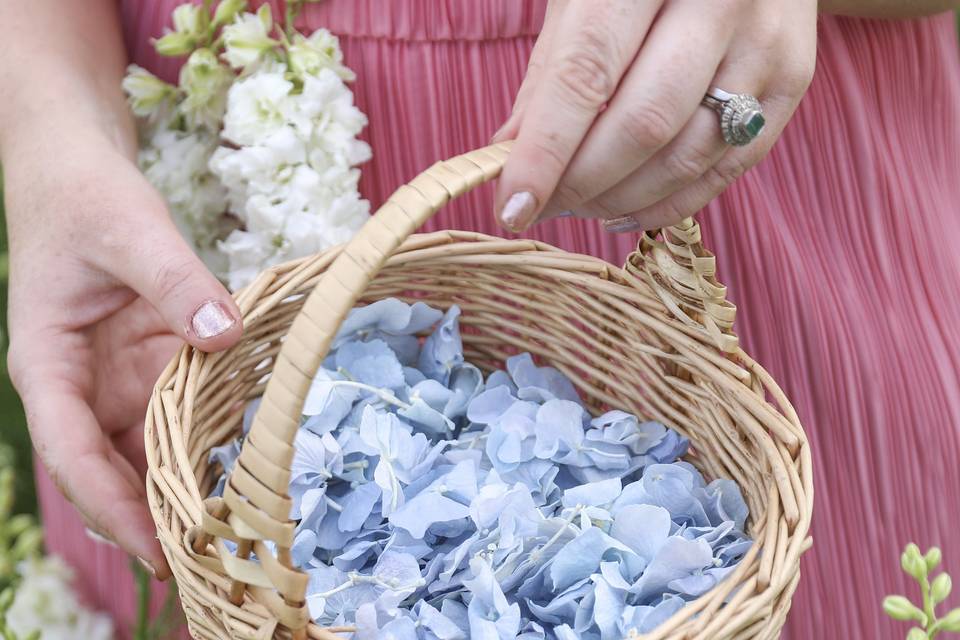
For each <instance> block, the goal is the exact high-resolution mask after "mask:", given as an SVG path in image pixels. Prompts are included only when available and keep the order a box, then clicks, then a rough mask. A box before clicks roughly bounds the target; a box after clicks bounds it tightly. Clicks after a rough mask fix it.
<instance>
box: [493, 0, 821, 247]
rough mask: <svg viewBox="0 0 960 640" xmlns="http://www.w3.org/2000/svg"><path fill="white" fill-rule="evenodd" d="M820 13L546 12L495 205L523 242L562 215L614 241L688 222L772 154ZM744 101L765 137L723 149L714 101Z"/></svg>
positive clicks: (556, 5)
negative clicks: (527, 232)
mask: <svg viewBox="0 0 960 640" xmlns="http://www.w3.org/2000/svg"><path fill="white" fill-rule="evenodd" d="M816 20H817V2H816V0H714V1H711V2H701V1H699V0H661V1H660V2H634V1H633V0H551V2H550V4H549V6H548V9H547V16H546V20H545V23H544V27H543V31H542V32H541V34H540V38H539V39H538V40H537V44H536V46H535V48H534V51H533V54H532V56H531V60H530V66H529V69H528V71H527V76H526V78H525V79H524V82H523V85H522V86H521V88H520V92H519V94H518V96H517V101H516V104H515V106H514V111H513V114H512V115H511V117H510V118H509V120H508V121H507V122H506V124H505V125H504V126H503V128H502V129H501V130H500V131H499V132H498V133H497V135H496V136H495V140H506V139H510V138H516V143H515V144H514V146H513V150H512V151H511V153H510V158H509V159H508V161H507V165H506V167H505V168H504V171H503V175H502V177H501V179H500V183H499V186H498V191H497V211H498V212H499V217H500V220H501V223H502V224H503V225H504V226H506V227H507V228H508V229H511V230H513V231H522V230H524V229H526V228H528V227H529V226H530V225H531V224H533V223H535V222H537V221H538V220H543V219H546V218H550V217H555V216H557V215H560V214H562V213H564V212H572V213H573V214H574V215H576V216H580V217H590V218H603V219H605V220H606V221H607V222H606V226H607V228H608V229H609V230H611V231H632V230H639V229H650V228H657V227H662V226H666V225H669V224H672V223H675V222H677V221H679V220H680V219H682V218H685V217H687V216H690V215H692V214H694V213H696V212H697V211H698V210H700V209H701V208H703V207H704V206H705V205H706V204H707V203H708V202H710V200H712V199H713V198H714V197H716V196H717V195H718V194H720V193H721V192H722V191H723V190H724V189H726V188H727V187H728V186H729V185H730V183H732V182H733V181H734V180H736V179H737V178H738V177H739V176H740V175H742V174H743V173H744V172H745V171H746V170H747V169H749V168H750V167H752V166H753V165H755V164H756V163H757V162H759V161H760V160H761V159H762V158H763V157H764V156H765V155H766V154H767V152H769V151H770V148H771V147H772V146H773V144H774V143H775V142H776V140H777V138H778V137H779V135H780V132H781V131H782V130H783V128H784V126H786V124H787V121H788V120H789V119H790V116H791V115H792V114H793V112H794V110H795V109H796V107H797V105H798V103H799V102H800V99H801V97H802V96H803V94H804V92H805V91H806V88H807V86H808V84H809V82H810V79H811V77H812V75H813V68H814V64H815V57H816ZM713 86H716V87H719V88H721V89H723V90H725V91H728V92H730V93H747V94H752V95H754V96H756V97H757V98H759V100H760V101H761V103H762V105H763V109H764V116H765V118H766V127H765V129H764V130H763V131H762V133H761V134H760V136H759V137H758V138H757V139H756V140H754V141H753V142H751V143H750V144H748V145H746V146H743V147H730V146H728V145H727V144H725V143H724V141H723V138H722V136H721V132H720V124H719V120H718V116H717V114H716V113H715V112H714V111H712V110H710V109H708V108H706V107H703V106H701V104H700V103H701V100H702V99H703V97H704V94H705V93H706V92H707V91H708V89H709V88H710V87H713Z"/></svg>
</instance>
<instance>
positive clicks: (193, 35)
mask: <svg viewBox="0 0 960 640" xmlns="http://www.w3.org/2000/svg"><path fill="white" fill-rule="evenodd" d="M209 27H210V14H209V13H208V12H207V10H206V9H205V8H203V7H201V6H198V5H195V4H190V3H189V2H188V3H184V4H181V5H178V6H177V8H176V9H174V10H173V29H174V30H173V31H171V32H169V33H167V34H165V35H164V36H163V37H162V38H160V39H159V40H157V41H156V43H155V44H154V46H155V48H156V50H157V53H159V54H160V55H162V56H182V55H186V54H188V53H190V52H191V51H193V49H194V48H196V46H197V45H198V44H200V43H201V42H203V40H204V39H205V38H206V36H207V35H208V34H207V29H208V28H209Z"/></svg>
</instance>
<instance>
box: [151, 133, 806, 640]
mask: <svg viewBox="0 0 960 640" xmlns="http://www.w3.org/2000/svg"><path fill="white" fill-rule="evenodd" d="M508 151H509V144H508V143H505V144H500V145H495V146H492V147H488V148H486V149H481V150H477V151H473V152H471V153H467V154H465V155H462V156H459V157H456V158H453V159H451V160H448V161H446V162H440V163H438V164H436V165H434V166H433V167H431V168H430V169H429V170H427V171H426V172H424V173H423V174H422V175H420V176H418V177H417V178H416V179H415V180H413V181H412V182H411V183H410V184H409V185H406V186H403V187H401V188H400V189H399V190H398V191H397V192H396V193H395V194H394V195H393V196H392V197H391V198H390V200H389V201H388V202H387V203H386V204H385V205H384V206H383V207H382V208H381V209H380V210H379V211H378V212H377V214H376V216H375V217H374V218H372V219H371V220H370V222H369V223H368V224H367V225H366V226H365V227H364V228H363V229H362V230H361V231H360V232H359V233H358V234H357V235H356V237H355V238H354V239H353V240H352V241H351V242H350V243H349V244H348V245H347V246H346V247H345V248H337V249H333V250H330V251H327V252H325V253H323V254H320V255H318V256H315V257H312V258H309V259H305V260H301V261H299V262H294V263H290V264H287V265H283V266H280V267H276V268H273V269H271V270H269V271H267V272H265V273H263V274H262V275H261V276H260V277H259V278H258V279H257V280H256V281H255V282H254V283H253V284H251V285H250V286H249V287H247V288H246V289H245V290H243V291H242V292H241V293H240V294H239V295H238V303H239V305H240V308H241V310H242V312H243V315H244V327H245V330H244V338H243V340H242V342H241V343H240V344H238V345H237V346H235V347H233V348H232V349H230V350H228V351H226V352H223V353H218V354H214V355H208V354H204V353H201V352H199V351H197V350H195V349H192V348H188V347H185V348H184V349H183V350H182V351H181V352H180V353H179V355H178V356H177V357H176V358H175V359H174V360H173V361H172V362H171V363H170V365H169V366H168V367H167V369H166V370H165V371H164V373H163V375H162V376H161V377H160V380H159V382H158V383H157V386H156V389H155V390H154V393H153V397H152V399H151V403H150V407H149V410H148V414H147V419H146V448H147V457H148V462H149V474H148V477H147V494H148V497H149V501H150V507H151V510H152V513H153V517H154V519H155V520H156V523H157V529H158V534H159V538H160V541H161V543H162V545H163V548H164V550H165V552H166V555H167V558H168V559H169V562H170V565H171V567H172V569H173V573H174V575H175V576H176V579H177V582H178V584H179V587H180V597H181V600H182V603H183V608H184V610H185V612H186V615H187V619H188V621H189V625H190V631H191V633H192V634H193V636H194V637H195V638H204V639H218V640H219V639H222V638H258V639H267V638H275V637H276V638H290V637H293V638H297V639H300V638H306V637H310V638H326V639H336V638H341V639H342V638H343V637H344V636H343V633H344V632H346V631H348V629H323V628H320V627H318V626H317V625H315V624H313V623H311V622H310V621H309V615H308V613H307V609H306V606H305V604H304V593H305V589H306V583H307V579H306V576H305V574H303V573H302V572H300V571H298V570H296V569H294V568H291V565H290V552H289V548H290V545H291V543H292V540H293V533H294V526H295V524H294V523H293V522H291V521H289V519H288V514H289V509H290V499H289V498H288V497H287V495H286V490H287V484H288V480H289V475H290V463H291V460H292V456H293V447H292V446H291V443H292V442H293V438H294V435H295V432H296V430H297V427H298V424H299V417H300V413H301V408H302V405H303V400H304V398H305V396H306V393H307V390H308V388H309V385H310V381H311V379H312V377H313V374H314V373H315V372H316V370H317V369H318V367H319V365H320V363H321V362H322V360H323V357H324V355H325V353H326V351H327V349H328V347H329V344H330V342H331V339H332V337H333V336H334V334H335V333H336V331H337V328H338V326H339V324H340V322H341V321H342V319H343V318H344V317H345V315H346V314H347V313H348V312H349V311H350V309H351V308H353V306H354V305H355V304H356V303H358V302H369V301H373V300H377V299H380V298H383V297H388V296H395V297H398V298H401V299H407V300H411V299H418V300H423V301H425V302H428V303H429V304H432V305H434V306H438V307H444V308H445V307H447V306H449V305H451V304H453V303H456V304H458V305H460V307H461V308H462V309H463V316H462V318H461V325H462V327H463V333H464V336H463V338H464V345H465V350H466V351H465V354H466V357H467V358H468V359H469V360H471V361H473V362H475V363H477V364H478V365H480V366H481V367H485V368H487V369H493V368H499V367H501V366H502V363H503V361H504V360H505V359H506V358H507V357H508V356H509V355H511V354H512V353H516V352H517V351H518V350H523V351H529V352H531V353H533V354H535V355H536V356H538V357H539V359H540V360H541V361H543V362H544V363H548V364H550V365H552V366H554V367H556V368H558V369H560V370H561V371H563V372H564V373H566V374H568V375H569V376H570V377H571V379H572V380H573V381H574V383H575V384H577V385H578V387H579V389H580V391H581V393H582V395H583V397H584V398H585V399H586V401H587V402H588V404H589V405H590V407H591V410H593V411H600V410H602V408H603V407H607V406H612V407H618V408H622V409H625V410H628V411H632V412H634V413H636V414H637V415H638V416H642V417H643V418H645V419H655V420H659V421H661V422H663V423H665V424H667V425H670V426H672V427H674V428H675V429H677V430H678V431H680V432H681V433H682V434H684V435H686V436H688V437H689V438H690V439H691V440H692V442H693V451H692V453H691V454H690V456H689V460H690V461H691V462H693V463H694V464H695V465H697V466H698V467H699V468H700V469H701V470H702V471H703V472H704V474H705V475H707V476H708V477H727V478H732V479H734V480H736V481H737V482H738V483H739V484H740V487H741V489H742V491H743V494H744V497H745V498H746V500H747V503H748V504H749V506H750V511H751V514H752V519H751V521H750V523H749V527H748V528H749V532H750V534H751V535H752V536H753V537H754V538H755V539H756V540H757V541H758V544H755V545H754V547H753V549H752V550H751V552H750V553H749V554H748V555H747V557H746V558H745V559H744V560H743V561H742V562H741V563H740V565H739V567H738V568H737V570H736V571H735V573H734V574H732V575H731V576H730V577H729V578H728V579H727V580H726V581H724V582H723V583H721V584H720V585H719V586H718V587H717V588H716V589H714V590H713V591H711V592H709V593H708V594H706V595H704V596H703V597H701V598H699V599H698V600H696V601H695V602H693V603H690V604H689V605H688V606H686V607H684V608H683V609H682V610H681V611H680V612H678V613H677V614H676V615H675V616H674V617H672V618H671V619H670V620H669V621H667V622H666V623H664V624H663V625H662V626H660V627H659V628H658V629H657V630H656V631H655V632H653V633H650V634H647V635H646V636H644V637H646V638H648V639H649V640H654V639H658V640H660V639H665V638H669V639H679V638H702V639H706V638H709V639H710V640H720V639H728V638H776V637H778V636H779V633H780V629H781V627H782V626H783V623H784V619H785V617H786V614H787V611H788V609H789V607H790V598H791V596H792V594H793V592H794V589H795V588H796V585H797V581H798V580H799V562H800V555H801V554H802V553H803V551H804V550H806V549H807V548H808V547H809V546H810V541H809V539H808V538H807V532H808V528H809V524H810V515H811V507H812V495H813V490H812V476H811V466H810V449H809V447H808V445H807V441H806V438H805V436H804V433H803V430H802V428H801V426H800V423H799V421H798V420H797V416H796V414H795V413H794V411H793V409H792V407H791V406H790V404H789V402H788V401H787V399H786V398H785V397H784V395H783V393H782V392H781V391H780V389H779V388H778V387H777V385H776V384H775V383H774V382H773V380H772V379H771V378H770V377H769V376H768V374H767V373H766V372H765V371H764V370H763V369H762V368H760V367H759V366H758V365H757V364H756V363H755V362H754V361H753V360H751V359H750V358H749V356H747V355H746V354H745V353H743V351H742V350H740V349H739V347H738V345H737V339H736V336H735V335H734V334H733V333H732V324H733V316H734V313H735V308H734V307H733V305H731V304H730V303H728V302H726V301H725V297H724V296H725V289H724V287H723V286H722V285H720V284H718V283H717V281H716V280H715V279H714V277H713V271H714V264H715V263H714V258H713V256H712V255H711V254H709V253H708V252H706V251H705V250H704V249H703V247H702V246H701V244H700V235H699V228H698V226H697V225H696V224H695V223H694V222H692V221H689V220H688V221H685V222H684V223H683V224H681V225H678V226H676V227H672V228H670V229H667V230H664V232H663V233H662V234H648V235H646V236H645V237H644V238H643V240H642V242H641V246H640V248H639V250H638V251H637V252H636V253H634V254H633V255H632V256H631V257H630V259H629V261H628V263H627V265H626V267H625V268H624V269H619V268H617V267H614V266H612V265H609V264H607V263H605V262H603V261H601V260H598V259H595V258H591V257H587V256H582V255H575V254H570V253H566V252H563V251H560V250H558V249H555V248H553V247H550V246H547V245H544V244H542V243H538V242H534V241H531V240H503V239H499V238H494V237H489V236H484V235H480V234H475V233H464V232H456V231H447V232H440V233H432V234H425V235H411V234H412V233H413V232H414V231H415V230H416V229H417V227H419V226H420V225H421V224H422V223H423V222H424V221H425V220H426V219H427V218H429V217H430V216H431V215H432V214H433V213H435V212H436V211H437V210H438V209H439V208H440V207H442V206H443V205H444V204H445V203H446V202H448V201H449V200H450V199H451V198H455V197H457V196H459V195H461V194H463V193H464V192H466V191H468V190H470V189H472V188H474V187H476V186H477V185H479V184H481V183H483V182H485V181H488V180H491V179H493V178H495V177H496V176H497V175H498V173H499V171H500V169H501V167H502V166H503V162H504V160H505V158H506V156H507V153H508ZM268 374H269V377H268ZM265 379H266V380H267V382H266V383H264V380H265ZM261 394H264V400H263V403H262V405H261V408H260V410H259V412H258V413H257V415H256V417H255V419H254V424H253V426H252V428H251V431H250V433H249V436H248V437H247V439H246V440H245V442H244V445H243V450H242V453H241V455H240V458H239V462H238V464H237V466H236V468H235V471H234V473H233V474H232V476H231V478H230V481H229V482H228V484H227V488H226V490H225V492H224V497H223V498H222V499H219V498H218V499H206V500H205V499H204V496H206V495H208V494H209V491H210V489H211V487H212V486H213V483H214V481H215V475H216V473H217V470H216V469H213V468H211V466H210V465H208V463H207V454H208V452H209V450H210V448H211V447H214V446H217V445H220V444H223V443H224V442H226V441H227V440H228V439H231V438H235V437H236V436H237V434H238V433H239V431H240V428H241V419H242V413H243V409H244V406H245V404H246V403H247V402H248V401H249V400H250V399H251V398H254V397H256V396H258V395H261ZM225 539H229V540H232V541H234V542H236V543H237V544H238V548H237V553H236V554H231V553H230V552H229V551H228V550H227V547H226V546H225V545H224V544H223V541H224V540H225ZM266 541H272V542H274V543H276V549H277V553H276V555H274V554H272V553H270V551H269V550H268V547H267V545H266V544H265V542H266ZM251 552H252V553H255V554H256V558H257V559H258V561H253V560H250V559H249V557H250V554H251ZM633 637H640V636H633Z"/></svg>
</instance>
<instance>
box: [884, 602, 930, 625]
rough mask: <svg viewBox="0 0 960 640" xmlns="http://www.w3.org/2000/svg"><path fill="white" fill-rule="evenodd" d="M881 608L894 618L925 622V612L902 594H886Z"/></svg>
mask: <svg viewBox="0 0 960 640" xmlns="http://www.w3.org/2000/svg"><path fill="white" fill-rule="evenodd" d="M883 610H884V611H886V613H887V615H888V616H890V617H891V618H893V619H894V620H916V621H917V622H919V623H920V624H922V625H926V624H927V614H925V613H924V612H923V611H921V610H920V609H919V608H918V607H916V606H915V605H914V604H913V603H912V602H910V601H909V600H907V599H906V598H904V597H903V596H887V597H886V598H884V599H883Z"/></svg>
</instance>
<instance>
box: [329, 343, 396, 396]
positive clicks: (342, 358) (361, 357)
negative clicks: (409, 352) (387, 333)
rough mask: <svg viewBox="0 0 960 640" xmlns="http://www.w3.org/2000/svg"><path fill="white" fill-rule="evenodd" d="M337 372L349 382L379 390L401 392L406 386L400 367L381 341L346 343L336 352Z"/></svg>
mask: <svg viewBox="0 0 960 640" xmlns="http://www.w3.org/2000/svg"><path fill="white" fill-rule="evenodd" d="M336 365H337V371H342V372H346V375H348V376H349V377H350V379H351V380H354V381H356V382H361V383H363V384H367V385H370V386H371V387H378V388H380V389H401V388H403V387H404V386H405V385H406V379H405V378H404V375H403V366H402V365H401V364H400V361H399V360H398V359H397V355H396V354H395V353H394V352H393V351H392V350H391V349H390V347H389V346H387V343H386V342H384V341H383V340H371V341H370V342H348V343H346V344H344V345H343V346H342V347H340V348H339V349H338V350H337V354H336Z"/></svg>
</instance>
